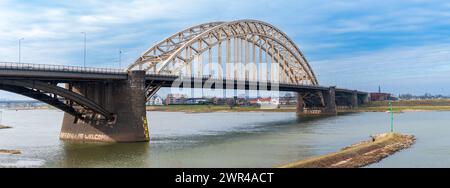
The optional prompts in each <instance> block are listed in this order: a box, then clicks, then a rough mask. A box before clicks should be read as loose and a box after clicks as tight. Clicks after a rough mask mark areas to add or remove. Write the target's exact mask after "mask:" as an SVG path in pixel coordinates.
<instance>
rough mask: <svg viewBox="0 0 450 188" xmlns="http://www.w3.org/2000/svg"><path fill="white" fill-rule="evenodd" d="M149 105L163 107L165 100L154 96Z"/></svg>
mask: <svg viewBox="0 0 450 188" xmlns="http://www.w3.org/2000/svg"><path fill="white" fill-rule="evenodd" d="M147 104H148V105H150V106H161V105H163V99H162V98H161V97H160V96H158V95H154V96H152V97H151V98H150V100H149V101H148V103H147Z"/></svg>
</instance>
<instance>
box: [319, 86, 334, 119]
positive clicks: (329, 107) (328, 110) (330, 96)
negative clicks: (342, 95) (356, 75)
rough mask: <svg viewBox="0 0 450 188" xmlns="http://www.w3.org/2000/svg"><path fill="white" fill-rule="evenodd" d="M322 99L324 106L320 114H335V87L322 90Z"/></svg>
mask: <svg viewBox="0 0 450 188" xmlns="http://www.w3.org/2000/svg"><path fill="white" fill-rule="evenodd" d="M323 101H324V103H325V107H324V108H323V110H322V112H321V115H337V109H336V87H330V88H329V89H328V90H326V91H324V92H323Z"/></svg>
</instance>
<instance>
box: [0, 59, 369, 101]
mask: <svg viewBox="0 0 450 188" xmlns="http://www.w3.org/2000/svg"><path fill="white" fill-rule="evenodd" d="M0 78H4V79H27V80H29V79H33V80H41V81H55V82H62V83H67V82H80V81H108V80H109V81H114V80H126V79H127V78H128V73H127V71H125V70H122V69H108V68H91V67H76V66H63V65H47V64H27V63H8V62H0ZM146 80H147V82H148V83H150V84H160V85H162V87H172V86H173V83H174V82H176V81H178V82H181V83H180V84H177V83H176V84H177V86H178V87H182V86H183V87H191V88H201V87H203V86H205V85H206V86H210V87H208V88H216V86H217V87H218V88H238V89H244V88H245V89H251V90H273V89H276V90H279V91H293V92H298V91H324V90H328V89H329V87H326V86H311V85H297V84H288V83H270V82H267V81H248V80H234V79H233V80H229V79H228V80H227V79H217V78H209V77H203V78H196V77H182V78H180V77H179V76H174V75H163V74H147V75H146ZM336 92H339V93H352V92H354V90H350V89H344V88H336ZM357 92H358V94H367V93H366V92H361V91H357Z"/></svg>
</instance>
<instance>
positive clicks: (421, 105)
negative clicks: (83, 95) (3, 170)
mask: <svg viewBox="0 0 450 188" xmlns="http://www.w3.org/2000/svg"><path fill="white" fill-rule="evenodd" d="M392 106H393V110H394V112H411V111H450V100H418V101H412V100H411V101H394V102H392ZM388 110H389V102H388V101H378V102H370V103H369V104H367V105H362V106H360V107H359V108H358V109H353V110H348V109H347V110H346V109H338V112H386V111H388ZM147 111H163V112H188V113H206V112H295V111H296V109H295V105H290V106H281V107H280V108H277V109H261V108H260V107H257V106H236V107H230V106H227V105H168V106H147Z"/></svg>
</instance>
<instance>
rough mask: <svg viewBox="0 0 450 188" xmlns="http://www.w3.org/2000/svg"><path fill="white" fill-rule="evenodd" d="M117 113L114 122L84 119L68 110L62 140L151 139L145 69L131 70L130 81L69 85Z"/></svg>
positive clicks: (116, 140) (75, 90) (129, 140)
mask: <svg viewBox="0 0 450 188" xmlns="http://www.w3.org/2000/svg"><path fill="white" fill-rule="evenodd" d="M66 88H70V89H71V90H72V91H73V92H76V93H79V94H81V95H83V96H84V97H86V98H88V99H91V100H93V101H94V102H96V103H97V104H99V105H101V106H103V107H104V108H105V109H106V110H108V111H109V112H111V113H113V114H114V117H115V118H114V121H112V122H106V121H104V122H83V121H81V120H77V119H76V118H75V117H74V116H72V115H70V114H68V113H64V119H63V123H62V128H61V134H60V139H62V140H75V141H98V142H143V141H148V140H149V133H148V127H147V117H146V109H145V102H146V99H145V71H131V72H129V73H128V79H127V80H121V81H106V82H76V83H72V84H67V86H66Z"/></svg>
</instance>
